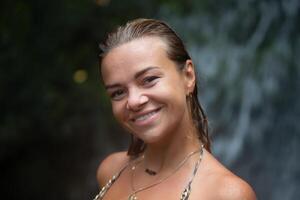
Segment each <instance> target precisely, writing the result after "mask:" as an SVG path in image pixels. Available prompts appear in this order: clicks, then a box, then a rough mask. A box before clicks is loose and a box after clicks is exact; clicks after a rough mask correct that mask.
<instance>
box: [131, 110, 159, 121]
mask: <svg viewBox="0 0 300 200" xmlns="http://www.w3.org/2000/svg"><path fill="white" fill-rule="evenodd" d="M156 112H157V111H153V112H150V113H148V114H146V115H142V116H140V117H138V118H136V119H135V120H136V121H143V120H146V119H148V118H149V117H151V116H152V115H154V114H155V113H156Z"/></svg>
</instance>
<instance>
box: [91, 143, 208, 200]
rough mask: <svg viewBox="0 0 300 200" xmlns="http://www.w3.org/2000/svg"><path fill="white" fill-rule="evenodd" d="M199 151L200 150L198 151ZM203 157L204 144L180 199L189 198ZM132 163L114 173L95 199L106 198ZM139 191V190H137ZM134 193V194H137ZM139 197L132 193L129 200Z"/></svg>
mask: <svg viewBox="0 0 300 200" xmlns="http://www.w3.org/2000/svg"><path fill="white" fill-rule="evenodd" d="M197 152H199V151H197ZM202 157H203V145H202V146H201V149H200V156H199V159H198V161H197V162H196V164H195V167H194V170H193V174H192V176H191V178H190V181H189V182H188V183H187V185H186V186H185V187H184V190H183V191H182V193H181V197H180V200H188V199H189V196H190V193H191V191H192V186H191V185H192V182H193V180H194V177H195V175H196V173H197V171H198V168H199V164H200V162H201V160H202ZM129 165H130V163H127V164H126V165H125V166H124V167H123V168H122V169H121V170H120V171H119V172H118V173H117V174H116V175H114V176H113V177H112V178H111V179H110V180H109V181H108V182H107V183H106V185H105V186H104V187H102V188H101V190H100V192H99V193H98V194H97V195H96V197H95V198H94V199H93V200H102V199H103V198H104V195H105V194H106V192H107V191H108V190H109V189H110V188H111V186H112V185H113V184H114V182H116V180H117V179H118V178H119V177H120V175H121V174H122V172H123V171H124V170H125V169H126V168H127V167H128V166H129ZM136 193H137V192H136ZM136 193H134V194H136ZM135 199H137V197H136V196H135V195H130V196H129V198H128V200H135Z"/></svg>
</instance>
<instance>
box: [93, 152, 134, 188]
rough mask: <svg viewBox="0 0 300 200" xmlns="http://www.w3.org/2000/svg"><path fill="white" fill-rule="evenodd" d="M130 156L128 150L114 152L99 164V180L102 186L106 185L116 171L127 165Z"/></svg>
mask: <svg viewBox="0 0 300 200" xmlns="http://www.w3.org/2000/svg"><path fill="white" fill-rule="evenodd" d="M129 159H130V157H129V156H128V155H127V152H126V151H122V152H117V153H112V154H110V155H108V156H107V157H106V158H105V159H104V160H103V161H102V162H101V163H100V165H99V167H98V169H97V180H98V183H99V185H100V186H101V187H102V186H103V185H105V184H106V183H107V182H108V181H109V179H111V177H112V176H113V175H115V174H116V173H118V172H119V171H120V170H121V168H122V167H123V166H124V165H126V163H127V162H128V161H129Z"/></svg>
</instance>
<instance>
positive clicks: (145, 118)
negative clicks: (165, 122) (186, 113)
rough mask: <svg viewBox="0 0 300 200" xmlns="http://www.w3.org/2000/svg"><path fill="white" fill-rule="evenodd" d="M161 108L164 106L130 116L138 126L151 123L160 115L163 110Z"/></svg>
mask: <svg viewBox="0 0 300 200" xmlns="http://www.w3.org/2000/svg"><path fill="white" fill-rule="evenodd" d="M161 108H162V107H159V108H156V109H152V110H149V111H144V112H142V113H139V114H136V115H134V116H132V117H131V118H130V121H131V122H132V123H133V124H134V125H137V126H146V125H150V124H151V123H152V122H153V121H154V120H156V118H157V117H158V116H159V111H160V110H161Z"/></svg>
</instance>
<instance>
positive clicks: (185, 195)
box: [180, 145, 204, 200]
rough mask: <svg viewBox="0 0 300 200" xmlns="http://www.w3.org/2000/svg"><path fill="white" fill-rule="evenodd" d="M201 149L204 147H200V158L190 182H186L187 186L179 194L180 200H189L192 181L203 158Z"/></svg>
mask: <svg viewBox="0 0 300 200" xmlns="http://www.w3.org/2000/svg"><path fill="white" fill-rule="evenodd" d="M203 148H204V146H203V145H202V146H201V151H200V156H199V159H198V160H197V162H196V164H195V168H194V171H193V174H192V177H191V179H190V181H189V182H188V184H187V186H186V187H185V188H184V190H183V192H182V193H181V197H180V200H188V199H189V196H190V193H191V191H192V183H193V180H194V178H195V176H196V174H197V171H198V168H199V165H200V162H201V160H202V157H203Z"/></svg>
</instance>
